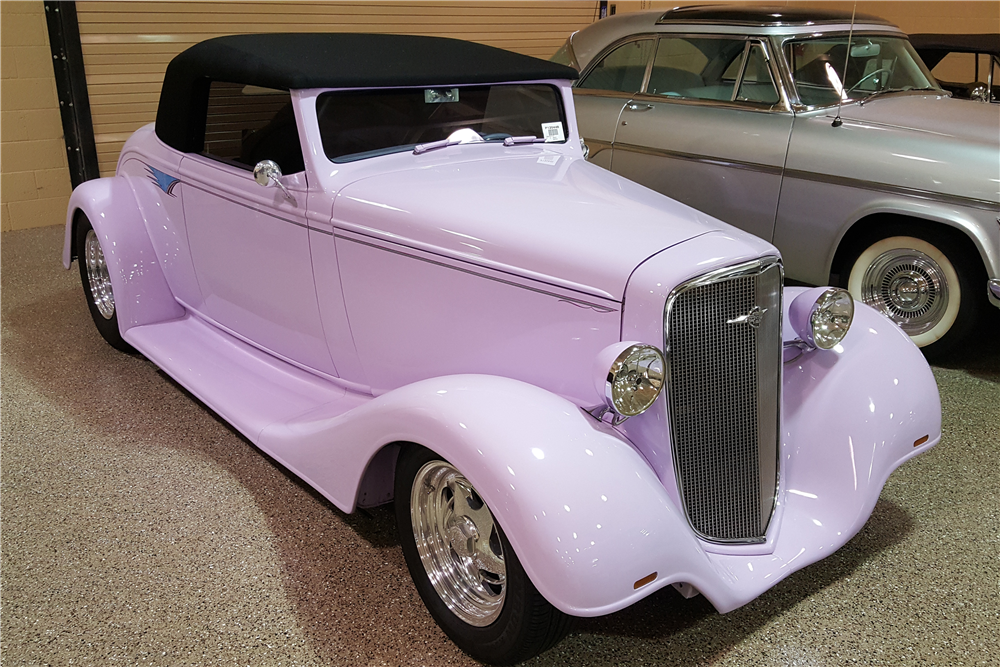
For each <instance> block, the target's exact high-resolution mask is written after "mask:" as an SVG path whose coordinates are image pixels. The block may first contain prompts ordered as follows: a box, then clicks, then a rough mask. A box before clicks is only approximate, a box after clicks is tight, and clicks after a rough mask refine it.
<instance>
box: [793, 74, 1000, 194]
mask: <svg viewBox="0 0 1000 667" xmlns="http://www.w3.org/2000/svg"><path fill="white" fill-rule="evenodd" d="M836 115H837V108H836V107H833V108H830V109H825V110H823V112H822V113H819V114H815V115H806V117H805V118H803V119H802V120H801V121H800V120H799V119H796V121H795V127H794V130H793V133H792V143H791V145H790V147H789V152H788V158H787V161H786V168H787V169H788V171H787V172H786V174H787V173H792V174H798V175H809V174H825V175H830V176H833V177H835V178H845V177H846V178H850V179H852V180H853V181H854V182H856V183H859V184H867V185H863V186H862V187H873V188H875V189H880V188H884V187H886V186H889V187H890V188H892V187H895V188H905V189H906V190H905V193H908V194H911V195H917V196H923V193H927V194H928V195H934V196H943V197H946V198H948V201H954V202H955V203H957V204H959V205H965V204H971V205H975V206H978V207H987V208H992V207H993V206H995V205H996V204H997V203H998V202H1000V131H998V130H1000V105H995V104H982V103H980V102H973V101H971V100H956V99H952V98H950V97H947V96H943V95H925V94H912V93H911V94H895V95H886V96H883V97H878V98H875V99H873V100H872V101H871V102H869V103H867V104H865V105H863V106H860V105H857V104H852V105H849V106H845V107H844V108H843V110H842V111H841V115H842V118H843V121H844V122H843V125H842V126H840V127H837V126H833V124H832V122H831V121H832V120H833V119H834V117H835V116H836Z"/></svg>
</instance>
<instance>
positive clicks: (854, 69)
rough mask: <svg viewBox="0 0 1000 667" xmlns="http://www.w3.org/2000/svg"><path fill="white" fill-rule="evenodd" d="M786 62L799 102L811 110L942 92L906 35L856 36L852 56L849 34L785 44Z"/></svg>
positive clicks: (852, 44)
mask: <svg viewBox="0 0 1000 667" xmlns="http://www.w3.org/2000/svg"><path fill="white" fill-rule="evenodd" d="M785 58H786V59H787V61H788V68H789V71H791V73H792V78H793V79H794V81H795V89H796V91H797V92H798V96H799V101H800V102H801V103H802V104H805V105H807V106H828V105H833V104H837V103H838V102H840V101H841V100H843V101H845V102H846V101H851V100H864V99H865V98H867V97H870V96H872V95H875V94H879V93H886V92H895V91H905V90H939V88H938V84H937V82H936V81H935V80H934V77H932V76H931V73H930V72H928V71H927V68H926V67H925V66H924V64H923V62H921V60H920V58H918V57H917V54H916V52H915V51H914V50H913V47H912V46H910V42H909V41H907V40H906V39H905V38H903V37H888V36H882V35H854V36H853V38H852V39H851V40H850V52H848V36H847V35H836V36H822V37H816V38H811V39H802V40H793V41H789V42H786V43H785ZM845 64H846V70H847V74H846V76H845V74H844V70H845Z"/></svg>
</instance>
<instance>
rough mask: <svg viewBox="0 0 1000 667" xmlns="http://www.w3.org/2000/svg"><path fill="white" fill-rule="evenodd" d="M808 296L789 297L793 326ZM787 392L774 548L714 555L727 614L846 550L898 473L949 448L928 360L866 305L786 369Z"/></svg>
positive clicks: (789, 291)
mask: <svg viewBox="0 0 1000 667" xmlns="http://www.w3.org/2000/svg"><path fill="white" fill-rule="evenodd" d="M802 291H805V290H803V289H802V288H795V287H790V288H786V290H785V295H786V305H785V308H786V322H787V308H788V305H789V304H790V303H791V301H792V300H793V299H794V298H795V296H797V294H799V293H801V292H802ZM782 391H783V401H782V410H783V414H782V432H781V449H780V452H781V485H780V488H781V490H780V494H779V499H778V508H777V510H776V512H775V518H776V520H777V521H778V523H779V525H777V526H775V528H776V532H775V535H774V538H773V547H772V548H771V550H770V553H768V554H763V555H760V556H751V555H743V554H740V553H737V552H736V551H731V552H729V553H716V554H712V556H711V558H712V560H713V561H714V562H715V563H716V564H717V565H719V566H720V567H722V568H724V569H725V570H726V577H724V579H725V580H726V581H727V586H726V587H725V588H724V589H722V590H720V591H719V592H718V593H721V594H722V595H720V596H719V599H718V600H715V599H713V602H714V603H715V604H716V607H717V608H718V609H719V611H723V612H725V611H728V610H729V609H733V608H735V607H738V606H739V605H742V604H745V603H747V602H749V601H750V600H752V599H753V598H755V597H756V596H758V595H760V594H761V593H762V592H763V591H765V590H767V589H768V588H770V587H771V586H774V585H775V584H776V583H777V582H778V581H780V580H781V579H783V578H785V577H787V576H788V575H790V574H791V573H792V572H795V571H796V570H799V569H801V568H803V567H805V566H806V565H808V564H810V563H814V562H816V561H818V560H820V559H822V558H825V557H826V556H829V555H830V554H832V553H833V552H834V551H836V550H837V549H839V548H840V547H841V546H843V545H844V544H845V543H846V542H847V541H848V540H850V539H851V538H852V537H853V536H854V535H856V534H857V533H858V532H859V531H860V530H861V528H862V527H864V525H865V523H866V522H867V520H868V517H869V516H871V513H872V510H873V509H874V508H875V503H876V502H877V501H878V498H879V494H880V493H881V491H882V487H883V486H884V484H885V482H886V480H887V479H888V477H889V475H890V474H891V473H892V471H893V470H895V469H896V468H897V467H899V466H900V465H901V464H903V463H904V462H905V461H907V460H909V459H911V458H913V457H914V456H916V455H918V454H921V453H923V452H925V451H927V450H928V449H930V448H931V447H933V446H934V445H935V444H937V443H938V442H939V441H940V439H941V402H940V398H939V395H938V390H937V384H936V383H935V380H934V376H933V374H932V373H931V370H930V367H929V366H928V365H927V362H926V361H925V360H924V358H923V355H922V354H921V353H920V350H919V349H918V348H917V346H916V345H914V344H913V343H912V342H911V341H910V340H909V338H908V337H907V336H906V334H905V333H903V331H902V330H901V329H899V328H898V327H897V326H896V325H895V324H893V323H892V322H890V321H889V320H888V319H886V318H885V317H883V316H882V315H881V314H880V313H878V312H877V311H875V310H873V309H872V308H869V307H868V306H865V305H864V304H861V303H858V304H856V310H855V317H854V323H853V325H852V327H851V331H850V332H849V333H848V335H847V336H846V337H845V338H844V340H843V341H842V342H841V344H840V345H838V346H836V347H835V348H834V349H832V350H814V351H812V352H807V353H805V354H803V355H802V356H801V357H799V358H798V359H796V360H794V361H790V362H788V363H786V364H785V367H784V380H783V387H782ZM703 592H704V591H703ZM706 594H707V593H706Z"/></svg>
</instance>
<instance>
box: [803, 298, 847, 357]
mask: <svg viewBox="0 0 1000 667" xmlns="http://www.w3.org/2000/svg"><path fill="white" fill-rule="evenodd" d="M853 320H854V299H853V298H851V295H850V294H849V293H848V292H847V290H843V289H839V288H836V287H831V288H829V289H828V290H826V291H825V292H823V293H822V294H820V295H819V298H818V299H816V303H815V304H813V307H812V312H811V313H810V314H809V328H810V330H811V333H812V342H813V343H814V344H815V345H816V347H818V348H821V349H824V350H829V349H830V348H832V347H834V346H835V345H837V343H839V342H840V341H842V340H843V339H844V336H846V335H847V331H848V330H849V329H850V328H851V322H852V321H853Z"/></svg>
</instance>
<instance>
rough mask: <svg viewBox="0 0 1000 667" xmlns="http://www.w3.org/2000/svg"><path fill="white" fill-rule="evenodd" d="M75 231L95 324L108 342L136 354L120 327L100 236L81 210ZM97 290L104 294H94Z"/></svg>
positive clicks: (88, 299) (88, 302) (84, 291)
mask: <svg viewBox="0 0 1000 667" xmlns="http://www.w3.org/2000/svg"><path fill="white" fill-rule="evenodd" d="M75 233H76V254H77V263H78V264H79V265H80V282H81V283H83V293H84V295H85V296H86V297H87V307H88V308H89V309H90V316H91V317H92V318H93V319H94V325H95V326H96V327H97V330H98V331H99V332H100V334H101V337H102V338H104V340H105V341H107V343H108V345H110V346H111V347H113V348H115V349H117V350H121V351H122V352H128V353H134V352H135V349H134V348H133V347H132V346H131V345H129V344H128V343H126V342H125V339H123V338H122V334H121V330H120V329H119V328H118V309H117V308H115V298H114V293H113V292H112V291H111V281H110V279H109V278H108V274H107V270H106V269H105V268H103V267H104V252H103V250H101V242H100V239H98V238H97V235H96V234H95V233H94V228H93V226H92V225H91V224H90V220H88V219H87V216H86V215H84V214H82V213H81V214H79V218H77V221H76V230H75ZM88 236H89V237H90V240H89V244H90V245H88ZM94 244H96V245H94ZM95 290H96V291H97V292H98V293H102V292H103V293H102V294H100V296H99V297H95Z"/></svg>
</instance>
